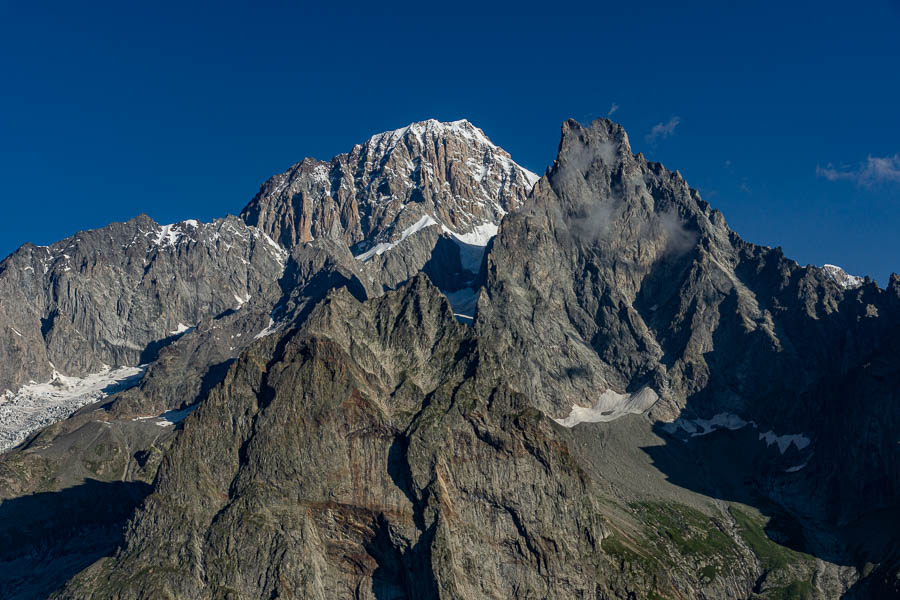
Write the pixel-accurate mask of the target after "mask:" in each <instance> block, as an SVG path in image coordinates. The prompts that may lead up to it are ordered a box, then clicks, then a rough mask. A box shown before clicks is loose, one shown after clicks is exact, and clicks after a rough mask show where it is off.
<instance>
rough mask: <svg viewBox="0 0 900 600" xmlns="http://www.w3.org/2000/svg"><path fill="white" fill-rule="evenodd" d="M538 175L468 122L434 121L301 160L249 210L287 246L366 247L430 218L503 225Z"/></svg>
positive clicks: (460, 228) (450, 224)
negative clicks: (326, 242)
mask: <svg viewBox="0 0 900 600" xmlns="http://www.w3.org/2000/svg"><path fill="white" fill-rule="evenodd" d="M537 180H538V176H537V175H536V174H535V173H532V172H531V171H529V170H527V169H524V168H522V167H521V166H519V165H518V164H516V163H515V162H514V161H513V160H512V158H511V157H510V155H509V153H508V152H506V151H505V150H503V149H502V148H500V147H499V146H497V145H495V144H494V143H493V142H491V140H490V139H489V138H488V137H487V136H486V135H485V134H484V132H483V131H481V130H480V129H478V128H477V127H475V126H474V125H472V124H471V123H470V122H468V121H466V120H460V121H452V122H448V123H442V122H440V121H436V120H434V119H430V120H427V121H421V122H417V123H412V124H410V125H407V126H405V127H402V128H400V129H395V130H392V131H386V132H383V133H379V134H376V135H373V136H372V137H370V138H369V139H368V140H366V141H365V142H363V143H361V144H357V145H355V146H354V147H353V148H352V149H351V150H350V152H349V153H347V154H341V155H338V156H335V157H334V158H332V159H331V160H330V161H328V162H323V161H316V160H311V159H307V160H304V161H302V162H300V163H297V164H295V165H294V166H293V167H291V168H290V169H289V170H288V171H286V172H284V173H282V174H279V175H276V176H274V177H272V178H271V179H269V181H267V182H266V183H265V184H263V186H262V187H261V189H260V191H259V193H258V194H257V196H256V197H255V198H254V199H253V200H252V201H251V202H250V204H249V205H248V206H247V207H246V208H245V209H244V211H243V213H242V216H243V217H244V219H245V220H246V221H247V222H248V223H250V224H255V225H258V226H259V227H260V228H261V229H263V230H264V231H266V232H267V233H268V234H269V235H271V236H272V237H273V238H274V239H276V240H278V241H279V242H280V243H281V244H283V245H284V246H286V247H290V246H292V245H294V244H296V243H300V242H309V241H312V240H314V239H317V238H321V237H328V238H332V239H340V240H343V241H344V242H346V243H347V244H348V245H349V246H354V247H355V248H357V249H358V250H360V251H362V252H366V251H368V250H369V249H371V248H372V247H375V246H376V245H378V244H390V243H394V242H396V241H397V240H399V238H400V237H402V235H403V232H404V231H407V230H408V229H409V228H410V227H411V226H413V225H415V224H416V223H418V222H420V221H421V220H422V219H423V218H425V217H426V216H427V217H428V218H429V219H430V220H432V221H434V223H435V224H438V225H441V226H442V227H443V228H444V229H446V230H447V231H450V232H452V233H453V234H456V235H459V236H467V235H472V234H477V233H478V232H479V231H482V230H484V228H485V227H491V228H493V227H496V226H497V225H498V224H499V222H500V219H501V218H502V217H503V215H505V214H506V213H507V212H510V211H513V210H515V209H517V208H518V207H519V206H520V205H521V203H522V201H523V200H524V199H525V197H526V196H527V194H528V193H529V192H530V191H531V188H532V187H533V186H534V184H535V182H536V181H537ZM479 237H480V235H479Z"/></svg>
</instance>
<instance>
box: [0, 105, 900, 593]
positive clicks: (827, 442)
mask: <svg viewBox="0 0 900 600" xmlns="http://www.w3.org/2000/svg"><path fill="white" fill-rule="evenodd" d="M107 240H108V241H107ZM130 242H131V243H133V246H134V248H133V249H132V245H129V243H130ZM120 246H121V248H122V250H121V251H120V250H119V247H120ZM51 249H52V250H50V249H43V250H42V249H35V248H34V247H30V246H26V247H23V248H22V249H20V250H19V251H18V252H17V253H15V254H13V255H12V256H11V257H9V258H7V259H6V261H4V262H3V263H2V265H0V294H3V295H2V296H0V298H2V302H0V306H2V307H3V309H2V310H3V311H8V312H7V313H4V314H3V315H0V316H3V317H4V318H5V319H7V320H6V321H3V322H4V323H8V324H9V325H8V326H13V325H15V326H16V327H17V331H18V333H19V334H20V335H19V336H16V333H12V334H11V335H13V336H16V337H17V339H18V337H21V338H22V339H23V340H27V341H28V343H27V344H26V343H25V342H24V341H23V342H17V343H20V344H21V348H22V349H21V350H15V351H13V350H10V349H11V348H13V346H11V345H7V342H5V341H4V345H3V346H2V347H0V358H2V359H3V362H2V365H3V366H2V368H3V369H4V370H3V371H2V373H3V376H4V377H5V378H6V379H5V380H4V381H8V382H9V383H7V384H6V385H7V386H8V387H9V388H10V390H11V392H10V393H9V394H7V397H8V399H10V398H12V399H15V401H13V402H7V404H8V407H9V408H10V409H11V410H10V411H9V414H12V415H17V414H20V413H22V412H28V411H27V410H26V411H23V410H19V409H18V408H17V407H26V406H27V407H30V408H29V409H28V410H33V407H35V406H36V405H38V404H40V400H41V398H46V397H49V396H48V393H49V392H48V391H47V390H48V388H49V389H53V390H57V391H59V390H63V391H66V392H67V394H68V395H66V394H62V392H60V393H59V394H57V395H62V396H65V398H63V399H60V398H56V397H54V398H56V399H55V400H53V401H54V402H56V404H54V406H56V407H57V408H56V409H55V411H56V412H53V413H52V414H53V415H57V416H61V414H60V413H61V412H64V411H65V410H71V409H74V408H75V405H76V404H80V403H85V402H91V401H93V400H96V402H95V403H94V404H88V405H87V406H84V407H82V408H80V409H79V410H77V411H76V412H75V413H74V414H72V415H71V416H69V417H68V418H65V419H64V420H61V421H59V422H56V423H54V424H52V425H49V426H47V427H45V428H43V429H41V430H39V431H37V432H36V433H34V434H32V435H31V436H29V438H28V439H27V440H26V441H25V443H24V444H21V445H19V446H18V447H16V448H15V449H13V450H11V451H9V452H7V453H5V454H3V455H2V456H0V498H2V499H3V500H2V503H0V540H2V541H3V544H2V545H0V548H2V550H0V592H2V595H3V596H4V597H9V598H17V597H19V598H27V597H40V596H47V595H52V597H56V598H117V599H124V598H262V597H266V598H274V597H303V598H323V599H324V598H345V597H353V598H373V599H385V598H390V599H396V598H482V597H503V598H578V597H582V598H584V597H591V598H603V599H611V598H622V599H630V598H679V597H681V598H838V597H847V598H869V597H893V596H895V595H897V594H898V593H900V587H898V585H900V579H898V577H900V556H898V555H897V552H896V548H897V547H898V541H900V540H898V531H900V527H897V520H896V516H895V515H896V514H898V513H897V508H898V498H900V459H898V455H897V452H896V431H897V430H898V427H900V408H898V399H897V390H898V389H900V385H898V384H900V368H898V365H897V364H896V359H895V358H894V357H896V356H897V355H898V354H897V353H898V351H900V347H898V340H900V335H898V334H900V277H897V276H896V275H895V276H892V278H891V280H890V282H889V283H888V285H887V287H885V288H880V287H878V286H877V285H876V284H875V283H874V282H873V281H871V280H868V279H865V280H860V281H853V284H852V285H846V281H847V280H846V279H842V278H840V277H836V276H835V270H834V269H832V268H829V267H828V266H826V268H824V269H821V268H818V267H813V266H807V267H802V266H800V265H798V264H797V263H795V262H794V261H792V260H790V259H788V258H787V257H785V256H784V254H783V253H782V252H781V250H780V249H778V248H774V249H773V248H767V247H762V246H757V245H754V244H751V243H749V242H746V241H744V240H742V239H741V238H740V237H739V236H738V235H737V234H736V233H735V232H733V231H732V230H731V229H730V228H729V227H728V225H727V223H726V221H725V219H724V217H723V215H722V214H721V213H720V212H718V211H716V210H715V209H713V208H712V207H711V206H710V205H709V204H707V203H706V202H705V201H703V200H702V199H701V198H700V195H699V194H698V193H697V191H696V190H693V189H692V188H690V187H689V186H688V184H687V183H686V182H685V181H684V179H683V178H682V176H681V175H680V174H679V173H678V172H677V171H674V172H673V171H670V170H668V169H666V168H665V167H663V166H662V165H660V164H658V163H654V162H651V161H648V160H646V158H644V157H643V156H642V155H641V154H634V153H633V152H632V150H631V147H630V144H629V140H628V136H627V134H626V133H625V131H624V129H622V128H621V127H620V126H619V125H616V124H615V123H612V122H611V121H608V120H605V119H600V120H598V121H596V122H594V123H593V124H591V125H590V126H584V125H581V124H579V123H577V122H575V121H567V122H566V123H564V124H563V127H562V136H561V142H560V146H559V152H558V156H557V159H556V161H555V162H554V163H553V165H551V166H550V168H549V169H548V170H547V172H546V174H545V175H544V176H543V177H540V178H537V176H535V175H533V174H531V173H529V172H528V171H526V170H524V169H522V168H521V167H519V166H518V165H516V164H515V163H514V162H513V161H512V159H511V158H510V157H509V155H508V154H507V153H506V152H505V151H503V150H501V149H500V148H498V147H497V146H495V145H493V144H492V143H491V142H490V141H489V140H488V139H487V137H486V136H484V134H483V133H482V132H481V131H480V130H478V129H477V128H475V127H474V126H473V125H471V124H470V123H468V122H466V121H458V122H454V123H438V122H436V121H425V122H422V123H415V124H412V125H410V126H408V127H405V128H403V129H399V130H396V131H393V132H387V133H384V134H379V135H376V136H373V137H372V138H370V139H369V140H368V141H367V142H365V143H364V144H361V145H357V146H354V147H353V149H351V151H350V152H349V153H347V154H342V155H339V156H337V157H335V158H333V159H332V160H331V161H329V162H321V161H316V160H313V159H306V160H304V161H301V162H300V163H297V164H296V165H294V166H293V167H291V169H289V170H288V171H287V172H285V173H283V174H280V175H276V176H275V177H273V178H271V179H270V180H269V181H267V182H266V183H264V184H263V185H262V187H261V188H260V191H259V193H258V194H257V195H256V196H255V197H254V198H253V199H252V200H251V202H250V203H249V204H248V206H247V207H246V208H245V209H244V211H243V212H242V213H241V219H240V220H239V219H236V218H235V217H227V218H226V219H224V220H221V221H217V222H215V223H213V224H200V223H195V222H185V223H182V224H177V225H175V226H158V225H156V224H154V223H152V221H149V219H146V218H145V217H139V218H138V219H135V220H134V221H131V222H129V223H126V224H114V225H111V226H110V227H108V228H105V229H101V230H97V231H96V232H83V233H80V234H78V235H76V236H74V237H73V238H72V239H70V240H66V241H64V242H61V243H60V244H57V245H54V246H52V247H51ZM35 256H37V259H35V258H34V257H35ZM48 256H54V257H55V258H53V260H52V261H50V260H49V259H48V258H46V257H48ZM42 259H43V261H42ZM44 262H48V269H47V272H46V273H44V274H43V276H42V278H35V280H31V279H28V277H31V275H26V274H25V273H24V271H26V270H27V267H29V266H30V267H31V269H33V270H35V269H36V270H37V272H41V271H43V269H44ZM85 265H88V266H85ZM67 269H68V270H67ZM148 273H149V274H150V275H148ZM845 275H846V274H845ZM101 276H102V278H100V277H101ZM848 277H849V276H848ZM29 281H31V282H32V283H28V282H29ZM183 281H184V282H183ZM101 282H102V283H101ZM188 283H190V285H188ZM29 285H30V286H32V287H28V286H29ZM61 290H63V291H65V293H64V294H63V293H61ZM112 290H115V293H113V292H112ZM29 294H32V295H31V296H29ZM104 294H105V295H104ZM29 297H35V298H39V299H40V301H39V302H37V303H33V302H32V303H31V305H29V303H28V301H27V298H29ZM50 315H55V316H52V317H51V316H50ZM29 319H30V321H29ZM48 323H49V326H48ZM20 325H21V327H20ZM26 325H27V327H26ZM63 334H65V335H63ZM10 343H11V342H10ZM132 346H133V347H134V348H132ZM16 348H19V347H18V346H17V347H16ZM123 348H124V349H123ZM13 352H15V354H13ZM23 356H26V357H28V360H31V358H30V357H32V356H33V357H36V359H35V360H36V364H35V365H33V366H32V365H27V364H25V363H26V360H23V358H22V357H23ZM41 361H44V362H41ZM40 369H44V370H43V371H42V370H40ZM123 369H140V370H139V372H134V371H127V372H126V371H122V370H123ZM97 373H99V374H100V375H97ZM112 374H117V375H116V376H115V377H114V376H113V375H112ZM76 377H77V378H79V379H77V381H75V380H73V378H76ZM126 377H127V378H126ZM30 379H34V380H35V381H47V380H48V379H49V380H50V383H40V384H31V383H28V382H29V380H30ZM110 381H112V383H110ZM54 382H55V383H54ZM98 382H104V383H98ZM23 383H24V384H26V385H25V386H24V387H22V384H23ZM42 386H44V387H42ZM104 386H108V387H106V388H105V389H104ZM126 386H130V387H128V389H124V390H123V389H121V388H122V387H126ZM76 392H77V393H76ZM72 396H75V397H77V398H79V400H77V401H76V400H72V399H71V397H72ZM60 406H62V407H63V408H59V407H60ZM66 407H68V408H66ZM0 408H2V406H0ZM0 414H2V412H0ZM51 418H53V417H52V416H51V417H47V416H46V415H45V416H44V418H43V419H42V420H39V422H40V424H41V425H44V424H46V422H47V421H48V420H49V419H51ZM20 421H21V419H20ZM20 421H17V422H20Z"/></svg>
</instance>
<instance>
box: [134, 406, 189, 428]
mask: <svg viewBox="0 0 900 600" xmlns="http://www.w3.org/2000/svg"><path fill="white" fill-rule="evenodd" d="M195 410H197V404H194V405H193V406H188V407H187V408H181V409H178V410H167V411H166V412H164V413H162V414H161V415H156V416H147V417H135V418H134V419H132V421H149V420H151V419H156V423H155V424H156V425H159V426H160V427H172V426H173V425H176V424H178V423H181V422H182V421H184V419H185V417H187V416H188V415H189V414H191V413H192V412H194V411H195Z"/></svg>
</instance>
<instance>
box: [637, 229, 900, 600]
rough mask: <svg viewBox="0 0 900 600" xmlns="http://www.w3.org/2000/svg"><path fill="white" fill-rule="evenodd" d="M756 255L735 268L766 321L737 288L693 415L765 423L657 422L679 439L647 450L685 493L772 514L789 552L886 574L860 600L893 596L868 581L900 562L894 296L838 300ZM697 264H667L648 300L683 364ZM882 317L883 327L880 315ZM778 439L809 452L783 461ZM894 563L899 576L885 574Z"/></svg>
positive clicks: (770, 530)
mask: <svg viewBox="0 0 900 600" xmlns="http://www.w3.org/2000/svg"><path fill="white" fill-rule="evenodd" d="M746 246H747V247H746V248H745V249H744V251H743V254H742V255H741V259H742V261H741V262H740V263H739V264H738V265H737V266H736V268H735V273H736V274H737V275H738V277H739V279H740V280H741V282H742V283H743V284H744V285H746V286H747V288H748V289H749V292H750V293H752V294H753V300H755V301H756V302H757V303H758V304H759V307H760V309H762V313H761V314H759V315H756V316H754V315H752V314H748V313H747V311H746V309H744V308H743V307H742V300H741V298H740V297H739V294H738V291H737V290H736V289H734V288H732V290H731V292H730V293H729V294H728V295H727V296H726V297H725V298H724V299H723V300H722V301H721V304H720V305H719V306H718V309H717V310H718V313H719V321H718V324H717V325H716V328H715V330H714V332H713V336H712V350H710V351H707V352H706V353H704V355H703V358H704V360H705V362H706V365H707V367H708V377H707V379H706V381H705V383H704V385H703V387H702V388H701V389H698V390H697V391H695V392H694V393H693V394H692V395H691V396H690V397H689V398H688V401H687V404H686V406H685V408H684V409H683V410H682V413H681V415H682V417H684V418H687V419H694V418H698V417H701V418H710V417H712V416H713V415H715V414H718V413H722V412H729V413H733V414H736V415H739V416H740V417H742V418H744V420H746V421H753V422H754V423H753V424H748V425H746V426H745V427H743V428H741V429H737V430H729V429H719V430H717V431H715V432H714V433H711V434H708V435H702V436H693V437H692V436H690V435H689V434H688V433H687V432H685V431H680V432H677V433H675V434H673V433H671V431H670V428H669V427H667V426H666V425H665V424H662V423H657V424H656V425H655V426H654V432H655V433H656V434H657V435H659V436H660V437H661V438H662V439H663V440H665V441H666V443H665V444H664V445H661V446H653V447H647V448H644V451H645V452H646V453H647V454H648V455H649V456H650V457H651V458H652V459H653V463H654V465H655V466H656V468H658V469H659V470H660V471H661V472H662V473H663V474H664V475H665V476H666V477H667V479H668V480H669V481H671V482H672V483H673V484H675V485H678V486H680V487H682V488H685V489H689V490H692V491H695V492H698V493H701V494H704V495H707V496H709V497H712V498H716V499H719V500H724V501H726V502H737V503H742V504H746V505H748V506H752V507H754V508H756V509H757V510H759V511H760V513H762V514H763V515H765V516H766V517H768V519H769V520H768V523H767V525H766V526H765V528H764V533H765V535H766V536H767V537H768V538H769V539H770V540H772V541H774V542H776V543H778V544H781V545H783V546H785V547H787V548H790V549H793V550H796V551H799V552H804V553H807V554H810V555H812V556H815V557H817V558H821V559H824V560H827V561H829V562H832V563H835V564H838V565H844V566H852V567H855V568H857V569H859V570H860V572H861V573H864V574H866V573H869V572H870V571H872V569H873V565H874V566H875V570H874V571H872V575H868V576H866V577H865V578H863V579H862V580H861V581H860V582H859V583H858V584H857V585H856V586H854V588H853V590H859V591H853V590H851V592H853V593H852V594H849V596H848V597H860V598H862V597H894V596H893V595H891V594H889V595H887V596H879V595H878V594H875V595H874V596H873V595H871V594H872V593H874V592H871V593H870V589H876V588H872V587H871V586H873V585H875V583H872V581H875V580H872V581H869V580H870V578H871V577H876V580H877V579H878V577H879V576H880V577H882V580H883V581H882V584H883V585H882V584H879V585H882V587H878V588H877V589H878V590H880V591H883V590H887V589H888V588H887V587H884V585H887V586H890V585H896V581H895V580H894V579H892V578H891V573H894V574H895V573H896V567H897V566H898V564H900V560H898V550H897V548H898V547H900V545H898V542H900V489H898V486H900V481H898V480H900V478H898V476H897V475H898V470H897V469H898V467H897V462H898V461H897V455H896V431H897V430H900V410H898V407H900V396H898V393H900V369H898V366H897V359H896V357H897V356H900V341H898V339H900V327H898V320H900V319H898V314H900V313H898V311H897V310H896V308H897V307H896V306H895V305H894V304H895V299H894V298H892V296H891V294H890V293H885V292H884V291H883V290H879V289H878V288H877V287H876V286H874V285H870V286H863V287H862V288H860V289H857V290H848V291H845V292H843V293H838V294H835V293H834V292H833V291H832V292H829V288H828V286H829V285H830V284H829V283H827V282H824V283H823V281H824V280H823V279H822V277H823V276H821V275H820V274H818V273H817V272H814V271H811V270H804V269H797V268H786V267H785V264H786V263H787V262H789V261H786V259H784V257H783V254H782V253H781V252H780V250H778V249H776V250H774V251H768V250H760V249H758V247H751V246H750V245H746ZM684 268H685V265H684V264H681V261H674V262H671V263H667V262H665V261H663V262H661V263H660V264H658V265H657V266H656V267H654V269H653V270H652V271H651V273H650V274H648V276H647V277H646V278H645V279H644V283H643V287H642V289H641V291H640V293H639V294H638V298H637V300H636V301H635V308H636V309H637V310H638V311H639V313H640V314H641V315H642V317H643V318H644V320H645V322H646V323H647V324H648V325H649V326H650V327H651V328H652V329H654V330H655V334H656V337H657V339H658V340H659V341H660V344H661V346H662V349H663V353H664V357H663V359H662V362H663V363H664V364H665V365H666V366H667V367H670V368H671V367H672V365H673V364H675V362H676V360H677V359H678V358H681V357H683V356H684V355H685V352H686V351H687V342H688V340H689V335H688V333H689V331H688V328H689V325H688V324H689V323H690V322H691V320H692V319H693V318H694V314H695V313H696V311H697V305H696V301H695V303H694V304H692V306H690V307H688V309H687V313H686V315H683V316H684V319H683V320H682V321H681V323H682V325H681V326H680V328H679V327H671V325H670V324H671V323H673V322H676V311H678V310H681V308H680V306H679V298H680V297H682V296H683V294H684V293H686V290H685V289H684V286H687V285H690V281H689V280H688V279H687V278H686V273H685V271H684ZM800 290H802V291H803V293H805V294H809V298H811V299H809V300H806V299H805V298H804V297H803V296H802V295H800ZM811 292H812V293H811ZM742 293H745V292H742ZM745 300H746V298H745ZM804 300H805V302H804ZM814 300H815V301H816V302H818V304H815V305H813V304H812V302H813V301H814ZM831 302H834V303H836V304H837V306H836V307H834V305H831V306H828V303H831ZM892 303H894V304H892ZM834 308H837V310H834ZM811 309H812V310H815V314H816V316H815V317H811V316H809V314H808V311H809V310H811ZM705 310H710V309H709V306H707V307H706V308H705ZM874 313H877V314H879V318H878V319H875V318H868V317H870V316H871V315H872V314H874ZM767 328H771V331H773V332H774V335H775V337H776V338H777V340H778V342H777V344H776V343H773V340H772V337H771V336H770V335H769V334H768V333H767ZM769 431H772V432H774V434H775V435H792V434H803V435H805V436H807V437H809V438H810V445H809V446H808V447H806V448H804V449H800V448H797V447H796V446H794V445H789V446H788V447H787V448H786V449H785V451H784V452H783V453H782V452H781V451H779V449H778V447H777V445H775V444H773V445H767V444H766V442H765V440H763V439H761V437H760V434H762V433H764V432H769ZM891 564H893V565H894V567H893V569H894V570H893V571H890V570H888V571H883V570H882V569H883V568H886V567H884V565H891ZM879 573H881V575H878V574H879ZM885 582H887V583H885ZM892 582H893V583H892ZM891 589H892V588H891ZM854 594H855V595H854ZM867 594H868V595H867Z"/></svg>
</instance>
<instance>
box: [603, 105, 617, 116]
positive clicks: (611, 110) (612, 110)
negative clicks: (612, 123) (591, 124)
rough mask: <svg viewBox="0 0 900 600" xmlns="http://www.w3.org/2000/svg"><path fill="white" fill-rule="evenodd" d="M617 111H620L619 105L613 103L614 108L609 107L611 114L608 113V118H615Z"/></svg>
mask: <svg viewBox="0 0 900 600" xmlns="http://www.w3.org/2000/svg"><path fill="white" fill-rule="evenodd" d="M617 110H619V105H618V104H616V103H615V102H613V103H612V106H610V107H609V112H608V113H606V116H607V117H611V116H613V113H614V112H616V111H617Z"/></svg>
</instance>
